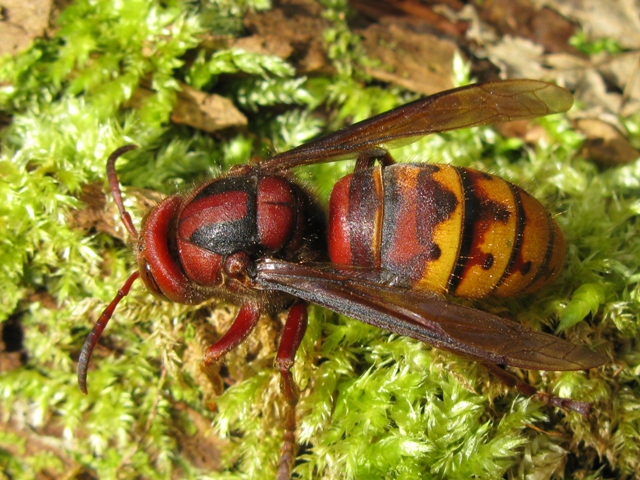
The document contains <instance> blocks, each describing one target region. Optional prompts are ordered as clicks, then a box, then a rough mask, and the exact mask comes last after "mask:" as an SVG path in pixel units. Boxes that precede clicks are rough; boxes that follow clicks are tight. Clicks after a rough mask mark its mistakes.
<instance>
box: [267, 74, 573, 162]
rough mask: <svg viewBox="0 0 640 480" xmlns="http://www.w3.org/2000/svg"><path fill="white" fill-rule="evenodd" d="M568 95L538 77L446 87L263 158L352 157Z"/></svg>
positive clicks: (508, 117)
mask: <svg viewBox="0 0 640 480" xmlns="http://www.w3.org/2000/svg"><path fill="white" fill-rule="evenodd" d="M572 104H573V97H572V96H571V93H569V92H568V91H567V90H565V89H564V88H561V87H558V86H557V85H553V84H551V83H547V82H541V81H538V80H504V81H496V82H488V83H478V84H475V85H469V86H467V87H462V88H456V89H453V90H447V91H445V92H441V93H437V94H435V95H431V96H429V97H426V98H423V99H420V100H417V101H415V102H412V103H408V104H406V105H403V106H401V107H398V108H395V109H393V110H390V111H388V112H385V113H383V114H380V115H377V116H375V117H372V118H370V119H368V120H364V121H362V122H359V123H356V124H354V125H352V126H350V127H347V128H344V129H342V130H338V131H337V132H334V133H331V134H329V135H326V136H324V137H320V138H318V139H316V140H312V141H310V142H307V143H305V144H304V145H301V146H299V147H297V148H294V149H292V150H289V151H288V152H284V153H281V154H278V155H275V156H274V157H272V158H271V159H269V160H266V161H264V162H262V166H263V167H264V168H266V169H269V170H279V169H287V168H292V167H295V166H298V165H308V164H311V163H320V162H331V161H336V160H344V159H348V158H355V157H357V156H358V154H359V153H362V152H376V151H377V149H378V150H379V149H384V150H387V149H391V148H396V147H399V146H402V145H406V144H408V143H411V142H414V141H416V140H417V139H418V138H420V137H422V136H424V135H428V134H430V133H436V132H446V131H449V130H455V129H458V128H467V127H477V126H481V125H490V124H494V123H500V122H510V121H512V120H523V119H527V118H535V117H541V116H544V115H550V114H552V113H560V112H565V111H567V110H569V108H571V105H572Z"/></svg>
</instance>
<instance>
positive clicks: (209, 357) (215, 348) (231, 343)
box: [202, 303, 260, 367]
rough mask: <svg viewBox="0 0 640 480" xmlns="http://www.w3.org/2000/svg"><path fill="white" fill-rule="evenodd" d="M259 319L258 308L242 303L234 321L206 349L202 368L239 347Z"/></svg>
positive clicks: (252, 304)
mask: <svg viewBox="0 0 640 480" xmlns="http://www.w3.org/2000/svg"><path fill="white" fill-rule="evenodd" d="M259 319H260V308H259V307H258V305H256V304H255V303H243V304H242V306H241V307H240V311H239V312H238V315H237V316H236V319H235V320H234V321H233V323H232V324H231V327H229V330H227V332H226V333H225V334H224V335H223V336H222V338H221V339H220V340H218V341H217V342H216V343H214V344H213V345H211V346H210V347H209V348H207V351H206V352H205V354H204V358H203V359H202V363H203V365H204V366H206V367H208V366H209V365H211V364H213V363H215V362H217V361H218V360H220V358H222V357H223V356H224V355H225V354H226V353H227V352H229V351H230V350H233V349H234V348H236V347H237V346H238V345H240V344H241V343H242V342H243V341H244V340H245V338H247V336H249V334H250V333H251V330H253V328H254V327H255V326H256V323H258V320H259Z"/></svg>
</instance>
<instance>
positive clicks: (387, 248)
mask: <svg viewBox="0 0 640 480" xmlns="http://www.w3.org/2000/svg"><path fill="white" fill-rule="evenodd" d="M380 178H381V180H380ZM367 184H369V185H372V186H373V185H377V187H376V188H373V187H371V188H363V185H367ZM329 215H330V218H329V253H330V255H331V260H332V261H333V262H334V263H337V264H345V265H348V264H351V265H358V266H363V267H364V266H367V267H373V268H381V269H382V270H383V271H384V272H386V274H387V276H389V275H391V276H392V277H393V278H394V282H396V283H398V284H399V285H404V286H407V287H411V288H415V289H418V290H427V291H433V292H436V293H448V294H453V295H456V296H460V297H468V298H477V297H484V296H487V295H497V296H508V295H513V294H516V293H520V292H527V291H533V290H535V289H537V288H540V287H541V286H542V285H544V284H546V283H547V282H548V281H550V280H551V279H552V278H554V277H555V276H556V275H557V273H558V272H559V270H560V267H561V266H562V260H563V258H564V248H565V247H564V240H563V238H562V234H561V233H560V230H559V228H558V226H557V224H556V223H555V221H554V220H553V219H552V218H551V216H550V215H549V213H547V211H546V210H545V209H544V207H543V206H542V205H541V204H540V203H539V202H538V201H537V200H535V199H534V198H533V197H531V196H530V195H529V194H527V193H526V192H524V191H523V190H522V189H520V188H518V187H516V186H515V185H512V184H510V183H508V182H506V181H504V180H502V179H501V178H499V177H496V176H493V175H489V174H486V173H481V172H477V171H474V170H469V169H465V168H457V167H452V166H449V165H394V166H390V167H386V168H385V169H384V171H382V172H381V168H380V167H376V168H373V169H368V170H363V171H361V172H356V173H354V174H352V175H350V176H348V177H345V178H343V179H342V180H341V181H340V182H339V183H338V185H336V188H335V189H334V192H333V194H332V197H331V202H330V212H329ZM363 225H364V226H365V227H364V228H363ZM365 234H366V235H365ZM390 278H391V277H390Z"/></svg>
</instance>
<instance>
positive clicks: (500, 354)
mask: <svg viewBox="0 0 640 480" xmlns="http://www.w3.org/2000/svg"><path fill="white" fill-rule="evenodd" d="M255 281H256V282H257V283H258V285H259V286H260V287H262V288H265V289H274V290H280V291H284V292H287V293H290V294H292V295H295V296H296V297H299V298H302V299H304V300H307V301H309V302H312V303H315V304H318V305H321V306H323V307H326V308H328V309H330V310H333V311H335V312H338V313H340V314H343V315H346V316H348V317H351V318H355V319H357V320H360V321H362V322H364V323H368V324H370V325H374V326H376V327H379V328H383V329H385V330H390V331H392V332H395V333H398V334H400V335H405V336H408V337H411V338H415V339H417V340H420V341H423V342H426V343H430V344H432V345H434V346H435V347H437V348H441V349H444V350H448V351H450V352H453V353H456V354H459V355H461V356H465V357H470V358H472V359H475V360H478V361H480V362H484V363H487V362H491V363H495V364H499V365H509V366H513V367H520V368H526V369H530V370H585V369H589V368H593V367H597V366H599V365H602V364H603V363H605V361H606V359H605V358H604V357H603V356H602V355H600V354H598V353H596V352H593V351H591V350H589V349H587V348H583V347H580V346H578V345H574V344H572V343H570V342H568V341H566V340H563V339H561V338H559V337H556V336H553V335H549V334H547V333H543V332H538V331H535V330H531V329H529V328H527V327H524V326H523V325H520V324H518V323H516V322H512V321H509V320H505V319H503V318H500V317H498V316H496V315H492V314H490V313H486V312H482V311H480V310H476V309H473V308H470V307H466V306H463V305H457V304H453V303H449V302H447V301H445V299H444V298H443V297H440V296H438V295H436V294H423V293H416V292H414V291H412V290H406V289H401V288H396V287H393V286H390V285H389V284H383V282H382V281H381V278H380V275H379V273H378V272H376V271H372V270H361V269H354V268H351V267H340V266H336V265H331V264H322V265H320V266H315V265H314V266H310V265H300V264H295V263H289V262H285V261H281V260H273V259H266V260H262V261H260V262H258V265H257V273H256V277H255Z"/></svg>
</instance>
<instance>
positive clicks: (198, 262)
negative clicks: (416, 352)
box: [78, 80, 605, 479]
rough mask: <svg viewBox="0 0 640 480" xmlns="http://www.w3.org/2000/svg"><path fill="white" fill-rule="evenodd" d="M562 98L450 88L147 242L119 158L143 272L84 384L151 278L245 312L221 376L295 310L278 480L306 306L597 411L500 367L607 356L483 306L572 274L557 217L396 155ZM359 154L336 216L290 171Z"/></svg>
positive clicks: (285, 343)
mask: <svg viewBox="0 0 640 480" xmlns="http://www.w3.org/2000/svg"><path fill="white" fill-rule="evenodd" d="M572 102H573V99H572V97H571V94H570V93H569V92H568V91H566V90H564V89H563V88H560V87H557V86H555V85H552V84H548V83H545V82H540V81H536V80H508V81H496V82H489V83H484V84H476V85H471V86H468V87H462V88H457V89H453V90H448V91H445V92H442V93H439V94H436V95H432V96H429V97H426V98H424V99H421V100H417V101H415V102H412V103H409V104H407V105H404V106H401V107H399V108H396V109H394V110H391V111H389V112H386V113H383V114H381V115H378V116H375V117H373V118H370V119H368V120H365V121H363V122H360V123H357V124H354V125H353V126H351V127H348V128H346V129H343V130H340V131H337V132H335V133H332V134H329V135H327V136H325V137H321V138H319V139H317V140H314V141H311V142H309V143H306V144H304V145H302V146H300V147H297V148H294V149H293V150H290V151H288V152H284V153H281V154H278V155H275V156H274V157H272V158H271V159H269V160H266V161H263V162H260V163H256V164H255V165H243V166H239V167H236V168H233V169H231V170H230V171H229V172H228V173H227V174H226V175H223V176H221V177H219V178H214V179H212V180H209V181H206V182H205V183H203V184H201V185H199V186H197V187H195V188H194V189H193V190H192V191H191V192H189V193H187V194H185V195H172V196H169V197H167V198H166V199H165V200H163V201H162V202H161V203H159V204H158V205H157V206H156V207H155V208H153V209H152V210H151V211H150V212H149V214H148V215H147V216H146V218H145V220H144V222H143V226H142V229H141V231H140V233H138V231H137V229H136V227H135V226H134V224H133V221H132V220H131V217H130V215H129V213H128V212H127V211H126V210H125V208H124V206H123V203H122V196H121V191H120V185H119V181H118V177H117V174H116V170H115V162H116V160H117V158H118V157H120V156H121V155H122V154H124V153H126V152H127V151H129V150H131V149H132V148H135V147H133V146H131V145H128V146H125V147H122V148H119V149H118V150H116V151H115V152H114V153H113V154H112V155H111V156H110V157H109V159H108V161H107V176H108V179H109V184H110V189H111V192H112V194H113V197H114V201H115V203H116V204H117V206H118V209H119V211H120V214H121V218H122V221H123V223H124V225H125V227H126V229H127V231H128V232H129V234H130V235H131V236H132V237H133V238H135V239H137V261H138V268H139V271H137V272H135V273H133V274H132V275H131V276H130V277H129V279H128V280H127V281H126V282H125V284H124V286H123V287H122V288H121V290H120V291H119V292H118V294H117V295H116V297H115V298H114V300H113V301H112V302H111V304H110V305H109V306H108V307H107V308H106V309H105V311H104V312H103V313H102V315H101V316H100V318H99V319H98V321H97V323H96V325H95V327H94V328H93V330H92V331H91V333H90V334H89V335H88V337H87V339H86V341H85V344H84V346H83V348H82V351H81V355H80V360H79V364H78V381H79V386H80V389H81V390H82V391H83V392H85V393H86V392H87V383H86V382H87V368H88V364H89V359H90V357H91V353H92V351H93V349H94V347H95V345H96V344H97V342H98V340H99V337H100V335H101V334H102V331H103V330H104V328H105V327H106V325H107V323H108V321H109V319H110V318H111V316H112V314H113V312H114V310H115V308H116V306H117V304H118V302H119V301H120V300H121V299H122V298H123V297H124V296H125V295H127V294H128V292H129V289H130V288H131V285H132V283H133V282H134V281H135V280H136V279H137V278H138V277H141V278H142V280H143V281H144V283H145V285H146V286H147V288H148V289H149V290H150V291H151V292H152V293H153V294H154V295H156V296H158V297H160V298H162V299H164V300H168V301H172V302H180V303H185V304H197V303H200V302H202V301H204V300H206V299H209V298H219V299H223V300H227V301H230V302H233V303H235V304H238V305H239V306H240V307H239V311H238V314H237V317H236V319H235V320H234V322H233V324H232V325H231V327H230V328H229V330H228V331H227V332H226V333H225V334H224V335H223V336H222V338H220V339H219V340H218V341H217V342H216V343H215V344H213V345H211V346H210V347H208V349H207V351H206V353H205V357H204V359H203V363H204V364H205V365H210V364H211V363H213V362H215V361H217V360H219V359H220V358H221V357H222V356H223V355H224V354H225V353H226V352H228V351H229V350H231V349H233V348H234V347H236V346H238V345H239V344H240V343H241V342H242V341H243V340H244V339H245V338H246V337H247V336H248V335H249V333H250V332H251V330H252V329H253V328H254V327H255V325H256V323H257V322H258V320H259V318H260V316H261V315H264V314H266V315H273V314H275V313H277V312H279V311H285V310H286V311H288V314H287V320H286V322H285V325H284V328H283V331H282V336H281V340H280V344H279V347H278V351H277V355H276V360H275V363H276V366H277V368H278V369H279V371H280V373H281V388H282V391H283V396H284V399H285V401H286V405H287V407H286V413H285V419H284V430H285V432H284V442H283V447H282V452H281V457H280V460H279V464H278V478H281V479H284V478H289V476H290V472H291V468H292V465H293V462H294V460H295V446H296V442H295V429H296V416H295V406H296V402H297V398H298V394H297V390H296V386H295V384H294V380H293V377H292V374H291V367H292V365H293V362H294V357H295V354H296V351H297V349H298V347H299V346H300V342H301V341H302V338H303V336H304V334H305V329H306V326H307V302H312V303H316V304H318V305H321V306H324V307H327V308H329V309H331V310H334V311H336V312H338V313H341V314H344V315H346V316H349V317H352V318H355V319H358V320H360V321H363V322H366V323H369V324H372V325H375V326H377V327H380V328H383V329H386V330H390V331H392V332H395V333H398V334H402V335H406V336H409V337H412V338H415V339H418V340H421V341H424V342H427V343H430V344H432V345H434V346H436V347H438V348H441V349H444V350H448V351H450V352H453V353H456V354H459V355H462V356H464V357H467V358H470V359H474V360H476V361H478V362H481V363H482V364H484V365H486V366H487V367H488V368H489V369H490V371H492V372H493V373H494V374H496V375H497V376H498V377H499V378H500V379H502V380H503V381H504V382H506V383H507V384H508V385H510V386H513V387H515V388H517V389H518V390H519V391H520V392H522V393H524V394H526V395H529V396H536V397H537V398H539V399H541V400H542V401H544V402H545V403H547V404H549V405H554V406H558V407H562V408H566V409H570V410H575V411H577V412H579V413H582V414H587V413H588V412H589V409H590V404H588V403H586V402H581V401H576V400H572V399H565V398H559V397H556V396H554V395H551V394H547V393H544V392H539V391H537V390H536V389H535V388H533V387H532V386H530V385H528V384H526V383H523V382H520V381H519V380H518V379H517V378H516V377H514V376H512V375H511V374H509V373H507V372H506V371H505V370H503V369H502V368H500V367H499V366H498V365H507V366H514V367H520V368H525V369H533V370H583V369H589V368H592V367H597V366H599V365H601V364H603V363H604V362H605V358H604V357H603V356H601V355H600V354H598V353H595V352H593V351H591V350H588V349H586V348H583V347H581V346H577V345H574V344H572V343H569V342H568V341H566V340H563V339H561V338H558V337H556V336H553V335H549V334H546V333H542V332H538V331H534V330H531V329H529V328H526V327H524V326H521V325H520V324H517V323H515V322H512V321H509V320H506V319H503V318H501V317H498V316H496V315H492V314H489V313H486V312H483V311H480V310H477V309H473V308H470V307H468V306H463V305H459V304H456V303H452V302H451V301H449V299H448V297H449V296H453V295H455V296H459V297H464V298H481V297H485V296H489V295H495V296H509V295H514V294H517V293H522V292H531V291H534V290H537V289H538V288H540V287H541V286H543V285H545V284H547V283H548V282H549V281H550V280H552V279H553V278H554V277H555V276H556V275H557V274H558V272H559V271H560V269H561V267H562V263H563V260H564V249H565V244H564V239H563V236H562V233H561V232H560V229H559V227H558V225H557V224H556V222H555V221H554V219H553V218H552V216H551V215H550V214H549V213H548V212H547V211H546V210H545V209H544V207H543V206H542V205H541V204H540V203H539V202H538V201H537V200H535V199H534V198H533V197H531V196H530V195H529V194H527V193H526V192H524V191H523V190H522V189H520V188H518V187H516V186H515V185H512V184H510V183H508V182H506V181H504V180H502V179H501V178H499V177H496V176H493V175H489V174H486V173H481V172H478V171H475V170H471V169H467V168H457V167H453V166H449V165H433V164H394V161H393V159H392V157H391V155H390V154H389V153H388V149H389V148H393V147H396V146H399V145H404V144H407V143H410V142H412V141H415V140H417V139H418V138H419V137H421V136H423V135H427V134H429V133H433V132H445V131H448V130H453V129H458V128H463V127H472V126H480V125H488V124H492V123H497V122H506V121H511V120H518V119H527V118H534V117H539V116H543V115H548V114H552V113H558V112H564V111H566V110H568V109H569V108H570V107H571V105H572ZM348 158H356V166H355V169H354V172H353V173H352V174H350V175H348V176H346V177H344V178H342V179H340V180H339V182H338V183H337V184H336V185H335V187H334V189H333V192H332V194H331V200H330V203H329V216H328V221H327V220H326V219H325V215H324V214H323V212H322V210H321V209H320V208H319V207H318V206H317V205H316V203H315V201H314V200H313V197H312V196H311V195H309V194H308V193H307V192H306V191H305V190H304V188H302V187H301V186H299V184H298V183H296V181H295V180H294V179H293V177H292V175H291V172H290V169H292V168H294V167H297V166H300V165H306V164H312V163H319V162H330V161H336V160H343V159H348Z"/></svg>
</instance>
